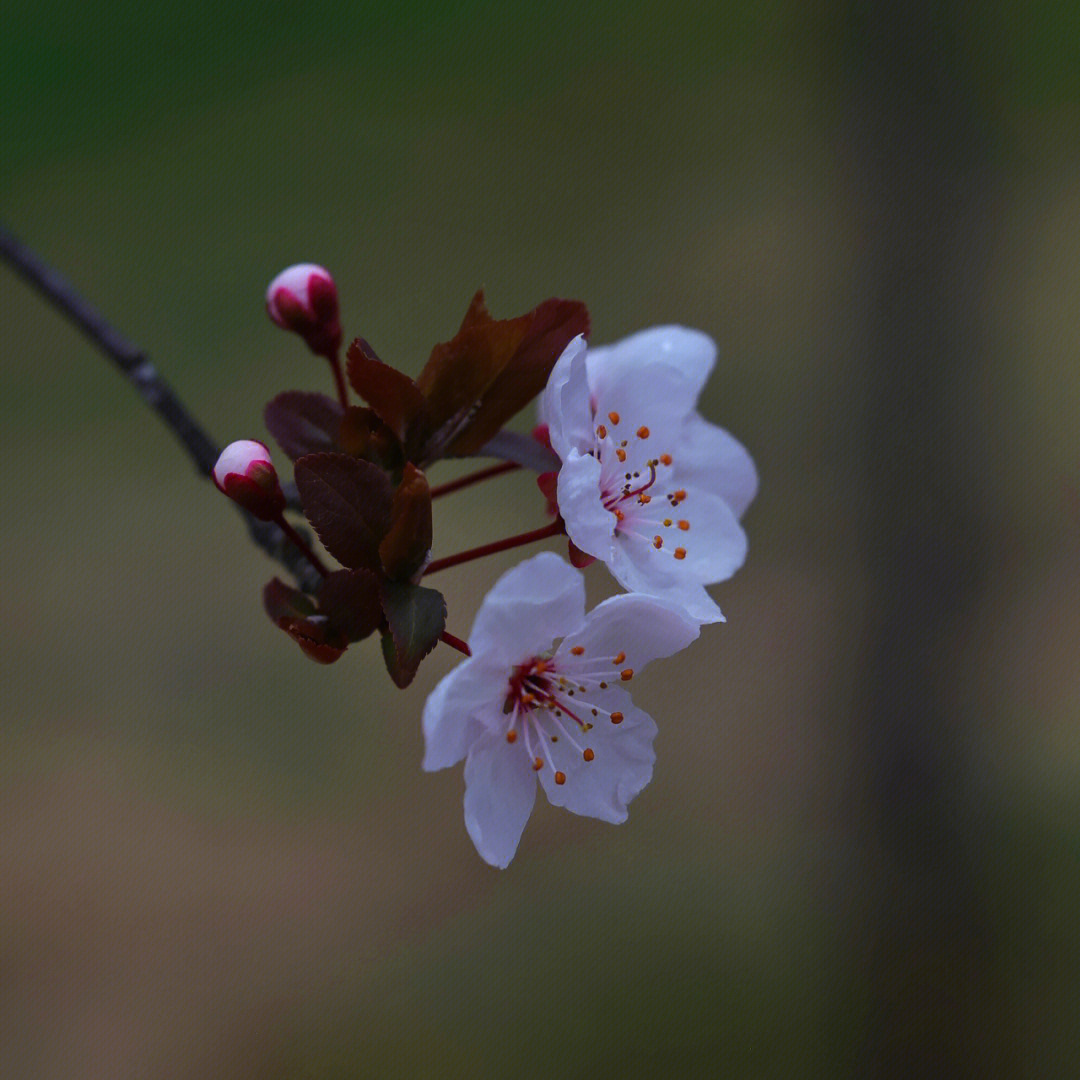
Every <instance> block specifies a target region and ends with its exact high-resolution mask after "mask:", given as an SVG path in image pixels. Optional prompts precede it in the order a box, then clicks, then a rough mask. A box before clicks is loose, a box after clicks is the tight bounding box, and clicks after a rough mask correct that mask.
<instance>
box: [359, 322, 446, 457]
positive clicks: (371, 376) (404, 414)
mask: <svg viewBox="0 0 1080 1080" xmlns="http://www.w3.org/2000/svg"><path fill="white" fill-rule="evenodd" d="M346 370H347V371H348V375H349V382H350V383H352V387H353V389H354V390H355V391H356V392H357V393H358V394H359V395H360V397H361V398H363V400H364V401H366V402H367V403H368V405H370V406H371V409H372V411H373V412H374V413H375V415H376V416H378V418H379V419H380V420H382V422H383V423H384V424H386V426H387V427H388V428H389V429H390V430H391V431H392V432H393V433H394V434H395V435H396V436H397V437H398V439H404V438H405V431H406V429H407V428H408V426H409V425H410V424H411V423H412V422H413V421H414V420H415V419H416V418H417V417H418V416H420V414H422V413H423V412H424V411H425V410H426V408H427V400H426V398H425V397H424V395H423V394H422V393H421V392H420V388H419V387H418V386H417V385H416V383H414V382H413V381H412V379H410V378H409V376H408V375H405V374H403V373H402V372H400V371H398V370H397V369H396V368H392V367H390V365H389V364H384V363H383V362H382V361H381V360H380V359H379V358H378V357H377V356H376V355H375V350H374V349H372V347H371V346H370V345H369V344H368V343H367V342H366V341H365V340H364V339H363V338H357V339H356V340H355V341H354V342H353V343H352V344H351V345H350V346H349V363H348V368H347V369H346Z"/></svg>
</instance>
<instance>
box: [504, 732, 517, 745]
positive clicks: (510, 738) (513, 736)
mask: <svg viewBox="0 0 1080 1080" xmlns="http://www.w3.org/2000/svg"><path fill="white" fill-rule="evenodd" d="M506 741H507V742H508V743H515V742H517V732H516V731H508V732H507V733H506Z"/></svg>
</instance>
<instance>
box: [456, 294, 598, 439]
mask: <svg viewBox="0 0 1080 1080" xmlns="http://www.w3.org/2000/svg"><path fill="white" fill-rule="evenodd" d="M522 320H526V322H525V328H524V333H523V334H522V338H521V341H520V343H519V344H518V346H517V348H516V349H515V351H514V355H513V356H512V357H511V358H510V360H509V361H508V362H507V363H506V364H505V366H504V367H503V368H502V370H501V371H500V372H499V374H498V375H497V376H496V377H495V379H494V380H493V381H492V383H491V384H490V385H489V386H488V387H487V388H486V389H485V390H484V392H483V395H482V397H481V400H480V403H479V405H478V407H477V408H476V410H475V412H473V414H472V415H471V416H470V418H469V421H468V424H467V425H466V426H465V427H464V428H463V429H462V431H461V432H460V433H459V434H458V435H457V436H456V437H455V438H454V439H452V440H451V441H450V443H449V444H448V445H447V447H446V449H445V451H444V454H445V455H446V456H448V457H450V456H453V457H469V456H471V455H472V454H475V453H476V452H477V451H478V450H479V449H480V448H481V447H482V446H483V445H484V443H486V442H487V441H488V440H489V439H490V438H491V437H492V436H493V435H495V434H496V433H497V432H498V431H499V430H500V428H502V426H503V424H505V423H506V421H507V420H509V419H510V418H511V417H512V416H514V415H515V414H516V413H518V412H520V411H521V409H523V408H524V407H525V406H526V405H527V404H528V403H529V402H530V401H532V399H533V398H534V397H536V395H537V394H539V393H540V391H541V390H543V389H544V387H545V386H546V385H547V381H548V376H549V375H550V374H551V369H552V368H553V367H554V366H555V361H556V360H558V359H559V357H560V356H561V355H562V352H563V350H564V349H565V348H566V346H567V345H569V344H570V342H571V341H572V340H573V339H574V338H575V337H577V336H578V334H588V332H589V312H588V309H587V308H586V307H585V305H584V304H583V303H581V302H580V301H578V300H545V301H544V302H543V303H542V304H541V305H540V306H539V307H537V308H536V309H535V310H533V311H532V312H530V313H529V314H528V315H525V316H522V319H515V320H513V322H514V323H519V322H521V321H522Z"/></svg>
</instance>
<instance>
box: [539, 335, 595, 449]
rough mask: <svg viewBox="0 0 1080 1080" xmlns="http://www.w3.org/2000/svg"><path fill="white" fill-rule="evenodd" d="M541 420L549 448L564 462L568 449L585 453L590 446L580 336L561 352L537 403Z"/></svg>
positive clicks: (591, 434)
mask: <svg viewBox="0 0 1080 1080" xmlns="http://www.w3.org/2000/svg"><path fill="white" fill-rule="evenodd" d="M540 418H541V420H542V421H543V422H544V423H545V424H547V425H548V437H549V438H550V439H551V448H552V449H553V450H554V451H555V453H556V454H558V455H559V457H560V458H562V459H563V460H564V461H565V460H566V455H567V454H568V453H569V451H570V450H571V448H574V449H578V450H586V449H588V448H589V447H590V446H592V445H593V442H594V438H595V433H594V431H593V414H592V409H591V408H590V407H589V381H588V376H587V375H586V364H585V338H584V337H582V336H581V335H580V334H579V335H578V336H577V337H576V338H574V340H573V341H571V342H570V344H569V345H567V346H566V348H565V349H563V352H562V355H561V356H560V357H559V359H558V360H557V361H556V362H555V367H554V368H552V371H551V375H550V376H549V377H548V381H547V386H546V388H545V389H544V396H543V398H542V399H541V402H540Z"/></svg>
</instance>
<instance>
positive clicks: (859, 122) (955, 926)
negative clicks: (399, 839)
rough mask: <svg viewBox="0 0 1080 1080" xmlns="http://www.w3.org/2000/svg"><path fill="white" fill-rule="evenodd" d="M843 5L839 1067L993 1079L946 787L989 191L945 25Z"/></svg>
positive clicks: (967, 857) (991, 1000) (977, 931)
mask: <svg viewBox="0 0 1080 1080" xmlns="http://www.w3.org/2000/svg"><path fill="white" fill-rule="evenodd" d="M847 11H848V15H849V21H848V23H847V31H848V37H847V40H846V46H845V49H846V61H847V63H848V65H849V66H848V67H847V69H846V71H845V75H846V77H847V82H846V85H847V88H848V109H847V124H846V127H845V131H844V137H845V139H846V142H847V147H846V152H847V153H849V154H850V155H851V165H852V176H853V181H854V190H853V194H854V197H855V198H856V199H857V200H860V201H861V202H862V207H861V211H860V213H861V225H862V236H863V237H864V238H865V248H864V249H863V253H862V254H863V258H864V262H863V265H862V267H861V272H860V275H859V285H858V288H859V289H860V290H861V291H860V292H859V293H858V294H856V295H855V296H853V297H852V301H853V306H852V312H853V317H854V318H855V319H856V320H858V327H859V331H860V332H859V333H857V334H856V335H855V339H856V340H857V341H858V343H859V347H860V348H861V349H862V350H863V353H862V355H861V356H856V358H855V365H856V366H857V368H858V369H860V370H861V371H862V372H863V374H862V376H861V377H862V378H863V379H864V380H865V381H864V383H863V386H862V390H863V394H862V400H863V401H864V403H865V411H864V413H863V415H862V416H861V417H858V418H857V422H856V423H853V424H852V431H851V434H850V436H849V438H850V440H851V441H850V443H849V444H848V449H849V451H850V454H851V459H852V460H851V465H852V469H853V473H854V476H853V479H854V481H855V483H854V486H853V495H854V497H856V498H858V499H859V500H860V505H859V508H858V510H857V515H858V522H859V527H860V532H861V536H862V539H863V543H864V546H865V553H866V560H867V561H866V567H867V570H868V573H869V586H870V588H869V596H868V598H867V600H868V614H869V624H868V634H867V636H866V638H865V641H864V645H863V652H862V656H861V665H860V670H861V672H862V674H861V678H862V680H863V681H862V686H861V692H860V694H859V696H858V698H857V705H858V709H857V713H856V721H855V722H856V724H857V725H859V728H860V729H859V730H858V731H856V733H855V734H856V738H857V740H858V741H859V743H860V744H861V748H862V749H863V751H864V756H863V758H862V769H863V770H864V774H863V775H862V776H861V777H860V778H859V780H858V781H857V783H859V784H860V785H862V786H861V788H860V790H859V791H858V792H857V793H856V794H857V800H856V801H857V802H858V803H859V812H861V813H862V814H863V816H864V819H865V820H866V821H867V823H868V828H869V834H870V835H869V836H868V838H867V848H866V849H865V850H866V851H867V852H869V853H871V858H870V863H869V865H868V866H867V872H868V876H869V880H870V881H871V882H872V883H873V884H872V891H873V896H874V899H873V911H874V914H873V918H874V920H875V925H874V927H873V933H872V934H871V935H870V940H871V941H872V945H871V946H870V948H869V951H868V954H867V955H866V956H865V957H864V960H865V963H866V968H865V974H866V977H867V983H868V985H869V987H870V991H871V1001H870V1002H869V1003H868V1008H867V1011H866V1027H865V1030H864V1033H863V1034H864V1038H863V1042H862V1044H861V1045H860V1046H859V1047H858V1050H857V1054H856V1057H855V1061H856V1063H857V1069H856V1071H857V1074H858V1075H860V1076H872V1077H904V1078H905V1080H907V1078H915V1077H966V1076H970V1077H979V1078H980V1080H982V1078H985V1077H989V1076H997V1075H1002V1074H1003V1073H1005V1072H1007V1062H1006V1060H1005V1057H1004V1056H1003V1055H1004V1052H1005V1048H1006V1047H1007V1045H1008V1036H1007V1032H1006V1029H1005V1028H1004V1027H1003V1026H1002V1025H1007V1023H1008V1017H1007V1015H1005V1010H1004V1009H1002V1008H1001V1004H1000V1002H999V1001H996V1000H995V998H996V995H995V993H994V990H993V984H994V982H995V977H994V973H993V959H992V944H993V943H992V941H991V940H990V936H989V929H988V925H989V924H988V921H987V918H986V915H985V912H984V911H983V910H982V909H981V906H980V884H979V881H978V873H979V866H980V862H981V843H982V841H981V837H980V831H979V827H978V823H977V821H975V820H974V815H973V814H972V812H971V810H970V809H969V808H968V807H967V806H966V804H965V803H964V802H963V794H962V788H963V779H964V775H963V764H964V762H963V746H964V728H965V724H967V723H969V722H970V721H971V719H972V718H971V717H970V716H968V715H967V714H966V713H965V712H964V710H963V708H962V706H961V705H959V703H958V702H957V699H956V684H955V682H954V679H955V675H956V671H955V659H956V654H957V648H956V646H957V641H958V638H959V636H960V633H961V631H962V628H963V624H964V621H965V620H966V619H967V618H968V617H969V616H970V614H971V610H972V607H973V604H974V602H975V601H976V600H977V599H978V597H979V594H980V591H981V588H982V585H983V582H984V579H985V576H986V570H987V559H988V548H987V543H986V540H987V537H986V535H985V531H984V525H985V520H986V515H985V509H984V493H983V490H982V489H981V488H980V483H979V475H980V473H979V469H978V465H979V461H980V459H981V458H982V455H983V450H984V446H983V435H982V414H981V412H980V409H981V398H980V395H979V392H978V387H979V385H980V381H981V374H982V371H983V369H984V366H985V364H986V356H985V343H984V342H983V341H981V340H980V336H981V332H982V331H981V329H980V322H981V321H982V318H983V317H982V313H981V311H980V307H981V305H982V304H983V303H984V284H985V267H986V262H987V255H988V252H989V248H990V243H991V235H990V233H991V228H992V225H993V214H992V198H993V183H994V179H993V176H992V174H991V172H990V169H989V164H990V163H989V161H988V152H987V148H986V147H985V146H984V144H983V139H984V137H985V136H984V133H985V131H986V130H987V128H986V125H984V124H982V123H981V122H980V116H979V111H978V105H977V103H976V100H975V98H974V97H973V96H972V95H971V94H970V93H969V90H970V86H969V84H968V83H967V80H966V76H965V56H964V55H963V54H962V51H961V50H960V49H958V47H957V39H956V37H955V35H954V32H953V31H954V28H955V27H956V25H957V22H956V21H955V20H956V19H958V13H957V12H955V11H953V10H951V9H949V8H948V7H947V6H943V5H941V6H938V7H937V8H936V10H935V12H934V13H933V14H930V13H928V12H927V11H926V10H924V9H923V8H922V7H921V6H920V5H909V4H899V3H895V4H887V3H886V4H873V3H852V4H850V5H849V6H848V9H847ZM853 419H856V418H853ZM999 1010H1000V1011H999Z"/></svg>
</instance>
